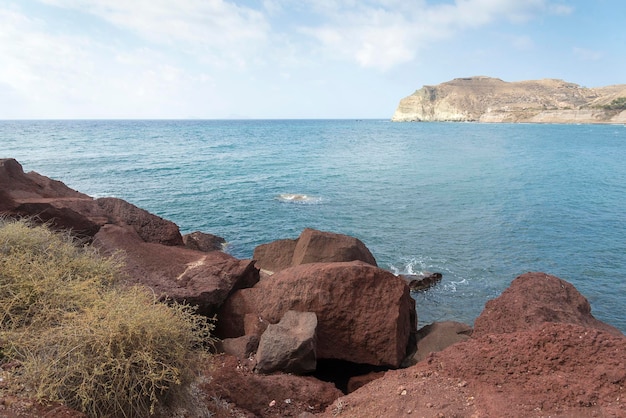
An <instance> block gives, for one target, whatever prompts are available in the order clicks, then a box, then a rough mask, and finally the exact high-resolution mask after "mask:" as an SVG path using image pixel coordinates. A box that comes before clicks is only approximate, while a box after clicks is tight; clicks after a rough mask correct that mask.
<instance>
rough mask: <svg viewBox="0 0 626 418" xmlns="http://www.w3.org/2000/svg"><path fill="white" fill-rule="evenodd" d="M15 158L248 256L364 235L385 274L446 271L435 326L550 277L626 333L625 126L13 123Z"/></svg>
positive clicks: (421, 299)
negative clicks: (538, 274) (290, 243)
mask: <svg viewBox="0 0 626 418" xmlns="http://www.w3.org/2000/svg"><path fill="white" fill-rule="evenodd" d="M0 157H2V158H5V157H13V158H16V159H18V161H20V162H21V163H22V165H23V166H24V168H25V170H27V171H29V170H34V171H37V172H39V173H41V174H43V175H47V176H49V177H53V178H56V179H59V180H62V181H64V182H65V183H66V184H68V185H69V186H70V187H72V188H75V189H77V190H80V191H82V192H84V193H87V194H90V195H92V196H96V197H101V196H116V197H119V198H122V199H125V200H128V201H129V202H132V203H134V204H136V205H138V206H140V207H143V208H145V209H147V210H149V211H151V212H153V213H156V214H158V215H160V216H162V217H165V218H167V219H170V220H173V221H174V222H176V223H177V224H178V225H179V226H180V228H181V230H182V232H183V233H186V232H191V231H195V230H201V231H205V232H210V233H214V234H217V235H220V236H223V237H224V238H226V239H227V240H228V242H229V243H230V246H229V252H230V253H232V254H233V255H234V256H236V257H240V258H249V257H251V256H252V251H253V249H254V247H255V246H256V245H258V244H261V243H266V242H270V241H272V240H276V239H281V238H295V237H297V236H298V235H299V233H300V232H301V231H302V229H304V228H305V227H312V228H317V229H321V230H326V231H333V232H338V233H343V234H348V235H352V236H355V237H358V238H359V239H361V240H362V241H363V242H364V243H365V244H366V245H367V246H368V247H369V248H370V250H371V251H372V253H373V254H374V256H375V257H376V259H377V261H378V263H379V265H380V266H381V267H383V268H386V269H389V270H391V271H393V272H396V273H413V272H420V271H425V270H426V271H439V272H442V273H443V275H444V276H443V277H444V278H443V281H442V283H441V284H440V285H438V286H437V287H435V288H433V289H431V290H430V291H428V292H425V293H419V294H414V297H415V299H416V300H417V310H418V316H419V319H420V323H421V324H425V323H429V322H432V321H439V320H447V319H454V320H460V321H464V322H467V323H470V324H471V323H472V322H473V320H474V319H475V318H476V316H477V315H478V314H479V313H480V312H481V310H482V309H483V307H484V304H485V302H486V301H487V300H488V299H491V298H494V297H496V296H498V295H499V294H500V293H501V292H502V291H503V290H504V289H505V288H506V287H507V286H508V285H509V283H510V282H511V281H512V280H513V279H514V278H515V277H516V276H518V275H520V274H522V273H524V272H527V271H544V272H547V273H550V274H554V275H557V276H559V277H561V278H563V279H565V280H567V281H569V282H571V283H573V284H574V285H575V286H576V287H577V288H578V289H579V290H580V291H581V292H582V293H583V294H584V295H585V296H586V297H587V298H588V299H589V300H590V302H591V305H592V312H593V314H594V315H595V316H596V317H597V318H599V319H601V320H603V321H606V322H608V323H611V324H613V325H614V326H617V327H618V328H620V329H621V330H622V331H624V332H626V127H625V126H621V125H616V126H595V125H516V124H494V125H491V124H465V123H391V122H388V121H383V120H374V121H372V120H367V121H347V120H343V121H336V120H330V121H320V120H314V121H309V120H306V121H295V120H289V121H0ZM290 194H302V195H306V196H307V197H306V199H304V200H298V199H292V200H290V199H289V197H290V196H289V195H290Z"/></svg>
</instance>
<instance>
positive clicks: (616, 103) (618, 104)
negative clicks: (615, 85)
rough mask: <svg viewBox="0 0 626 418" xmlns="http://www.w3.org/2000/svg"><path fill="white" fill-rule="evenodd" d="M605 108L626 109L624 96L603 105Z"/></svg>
mask: <svg viewBox="0 0 626 418" xmlns="http://www.w3.org/2000/svg"><path fill="white" fill-rule="evenodd" d="M604 108H605V109H606V110H626V97H618V98H617V99H615V100H613V101H612V102H611V103H609V104H608V105H605V106H604Z"/></svg>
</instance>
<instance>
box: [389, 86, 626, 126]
mask: <svg viewBox="0 0 626 418" xmlns="http://www.w3.org/2000/svg"><path fill="white" fill-rule="evenodd" d="M392 121H395V122H418V121H424V122H426V121H438V122H443V121H455V122H528V123H625V124H626V84H619V85H614V86H607V87H597V88H586V87H581V86H579V85H577V84H573V83H568V82H565V81H563V80H555V79H544V80H530V81H518V82H506V81H502V80H500V79H499V78H491V77H482V76H478V77H468V78H456V79H454V80H452V81H448V82H445V83H441V84H439V85H437V86H424V87H422V88H421V89H419V90H417V91H416V92H415V93H413V94H412V95H410V96H408V97H405V98H404V99H402V100H400V104H399V105H398V108H397V109H396V112H395V113H394V115H393V117H392Z"/></svg>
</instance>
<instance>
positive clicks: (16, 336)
mask: <svg viewBox="0 0 626 418" xmlns="http://www.w3.org/2000/svg"><path fill="white" fill-rule="evenodd" d="M120 272H121V269H120V263H119V261H118V260H117V259H116V258H115V257H113V258H102V257H100V256H98V254H96V252H95V251H94V250H93V249H91V248H90V247H86V246H81V245H80V243H79V242H76V241H75V240H74V239H73V238H72V237H71V236H70V235H69V234H59V233H55V232H53V231H51V230H50V229H49V228H47V227H45V226H33V225H30V224H29V223H28V222H25V221H7V220H0V348H1V349H2V357H3V361H18V362H20V363H21V367H20V368H19V373H15V374H14V376H13V378H15V379H17V380H18V381H19V382H20V383H21V384H23V385H24V386H25V387H26V388H29V390H30V391H31V396H34V397H35V398H37V399H48V400H52V401H60V402H62V403H65V404H66V405H68V406H70V407H72V408H75V409H78V410H81V411H83V412H85V413H87V414H88V415H90V416H94V417H104V416H122V417H131V416H133V417H135V416H147V415H150V414H153V413H154V411H155V408H156V407H157V406H162V405H168V404H176V403H177V396H182V395H181V394H182V391H183V390H184V388H185V386H186V385H187V384H188V383H190V381H191V380H192V379H193V377H194V373H193V370H194V362H195V361H196V360H198V359H199V356H200V355H201V353H202V352H203V351H202V350H201V349H200V348H201V347H202V346H203V345H205V344H207V343H211V342H212V340H211V334H210V333H211V331H212V329H213V323H212V321H211V320H209V319H207V318H205V317H202V316H200V315H196V314H194V312H193V309H191V308H190V307H188V306H184V305H179V304H175V303H172V304H164V303H160V302H158V301H157V300H156V298H155V296H154V295H152V294H151V293H149V292H147V290H146V289H144V288H139V287H133V288H123V287H121V286H118V285H116V283H117V281H118V279H119V278H120V276H121V273H120Z"/></svg>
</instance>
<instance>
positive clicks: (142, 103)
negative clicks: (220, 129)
mask: <svg viewBox="0 0 626 418" xmlns="http://www.w3.org/2000/svg"><path fill="white" fill-rule="evenodd" d="M0 57H2V65H0V86H3V87H2V90H3V91H6V92H10V93H11V95H10V96H3V99H4V100H2V101H1V102H0V117H1V118H6V117H24V116H19V115H18V114H13V112H12V111H13V106H14V104H18V103H19V104H20V108H21V109H22V110H24V109H23V108H24V107H25V106H28V109H27V111H26V114H27V115H30V116H27V117H38V118H64V117H68V115H71V117H76V118H99V117H105V118H106V117H111V118H119V117H135V118H142V117H162V116H164V115H163V113H165V112H170V114H174V113H175V114H177V115H179V116H185V115H186V114H188V113H189V112H191V111H192V110H193V105H194V103H192V102H193V100H195V99H196V98H198V97H200V96H204V97H205V100H207V99H206V98H207V97H209V96H210V92H211V91H212V88H213V83H212V81H211V79H210V77H209V76H207V75H206V74H204V73H202V72H199V71H195V70H193V69H188V68H185V69H183V68H182V67H181V66H180V65H179V64H178V63H177V62H175V61H173V60H171V58H169V57H168V56H166V55H164V54H162V53H161V52H159V51H156V50H153V49H149V48H145V47H144V48H139V49H127V50H116V49H115V48H114V47H112V46H110V45H106V44H102V43H98V42H95V41H93V40H88V39H84V38H80V37H71V36H67V35H62V34H54V33H52V31H51V30H50V28H49V27H48V26H47V25H46V22H43V21H41V20H37V19H32V18H29V17H27V16H25V15H23V14H20V13H19V12H17V11H14V10H6V9H1V8H0ZM9 100H10V101H9Z"/></svg>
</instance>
